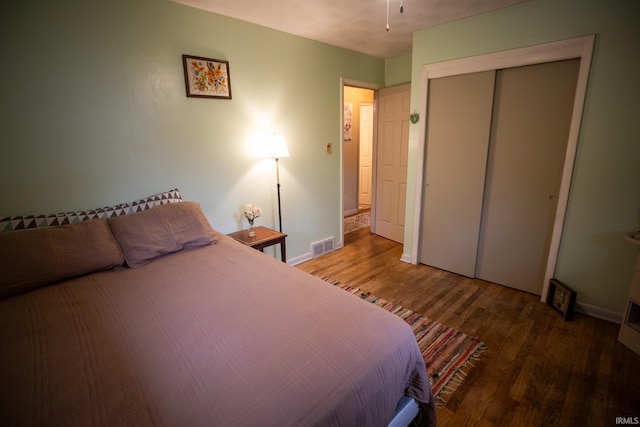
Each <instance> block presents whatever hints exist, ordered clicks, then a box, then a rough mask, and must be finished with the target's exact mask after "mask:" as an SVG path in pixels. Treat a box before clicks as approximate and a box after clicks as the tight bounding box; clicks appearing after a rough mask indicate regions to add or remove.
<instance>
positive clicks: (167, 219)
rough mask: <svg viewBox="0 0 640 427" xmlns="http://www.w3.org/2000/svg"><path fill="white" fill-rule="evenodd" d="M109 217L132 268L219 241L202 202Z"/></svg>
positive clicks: (167, 205)
mask: <svg viewBox="0 0 640 427" xmlns="http://www.w3.org/2000/svg"><path fill="white" fill-rule="evenodd" d="M108 221H109V226H110V227H111V231H112V232H113V235H114V236H115V238H116V240H117V241H118V243H119V244H120V247H121V248H122V252H123V253H124V258H125V260H126V261H127V265H128V266H129V267H131V268H136V267H140V266H142V265H145V264H147V263H148V262H149V261H151V260H153V259H155V258H158V257H160V256H162V255H166V254H170V253H173V252H178V251H181V250H182V249H188V248H195V247H199V246H206V245H210V244H212V243H216V242H217V241H218V238H217V237H216V234H215V232H214V231H213V229H212V228H211V225H209V222H208V221H207V218H205V216H204V213H202V210H201V209H200V205H199V204H198V203H195V202H182V203H173V204H166V205H161V206H157V207H155V208H153V209H148V210H145V211H142V212H138V213H135V214H132V215H125V216H119V217H114V218H109V219H108Z"/></svg>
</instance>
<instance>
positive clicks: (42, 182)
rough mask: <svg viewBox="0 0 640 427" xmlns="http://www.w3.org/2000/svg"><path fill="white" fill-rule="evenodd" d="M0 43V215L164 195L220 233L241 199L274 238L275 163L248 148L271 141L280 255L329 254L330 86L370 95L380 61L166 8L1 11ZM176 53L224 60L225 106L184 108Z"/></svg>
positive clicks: (138, 0)
mask: <svg viewBox="0 0 640 427" xmlns="http://www.w3.org/2000/svg"><path fill="white" fill-rule="evenodd" d="M0 34H1V40H2V48H3V56H4V58H5V59H4V66H3V67H2V71H0V77H1V78H0V89H1V92H2V97H1V98H0V138H1V139H0V140H1V143H0V144H1V146H0V179H1V180H2V183H3V185H2V186H0V216H6V215H19V214H29V213H54V212H59V211H70V210H77V209H90V208H97V207H101V206H106V205H111V204H115V203H121V202H127V201H130V200H134V199H136V198H139V197H142V196H145V195H149V194H153V193H156V192H160V191H164V190H168V189H170V188H173V187H178V188H180V190H181V191H182V194H183V197H184V198H185V199H188V200H195V201H198V202H199V203H201V204H202V206H203V209H204V211H205V213H206V215H207V217H208V218H209V220H210V222H211V223H212V225H213V226H214V228H217V229H218V230H220V231H222V232H225V233H227V232H231V231H235V230H237V229H240V228H243V227H245V226H246V222H245V223H242V221H241V216H240V212H241V208H242V207H243V206H244V205H245V204H246V203H253V204H255V205H257V206H260V207H262V208H263V209H264V211H265V215H264V216H263V217H262V218H260V219H259V220H258V224H260V225H266V226H274V218H277V210H276V209H277V207H276V206H277V205H276V198H275V197H276V196H275V193H276V183H275V162H274V161H273V160H272V159H260V158H258V157H256V156H255V155H254V154H253V153H252V151H251V150H250V146H251V143H252V141H253V140H254V136H255V135H256V134H259V133H263V132H272V131H277V132H279V133H281V134H283V135H284V136H285V138H286V139H287V142H288V145H289V151H290V153H291V157H289V158H284V159H281V161H280V173H281V182H282V209H283V222H284V230H285V232H287V233H288V234H289V238H288V244H287V246H288V255H289V257H290V258H291V257H298V256H302V255H304V254H306V253H308V252H310V247H309V244H310V243H311V242H314V241H317V240H320V239H324V238H326V237H330V236H335V237H336V238H337V239H338V241H339V242H341V240H342V238H341V236H340V235H339V232H340V222H341V212H342V207H341V199H340V191H341V189H340V174H341V171H340V150H339V149H338V147H340V143H341V132H340V130H341V124H340V113H341V109H342V107H341V105H340V96H341V85H340V78H341V77H345V78H349V79H354V80H358V81H365V82H371V83H375V84H379V85H382V84H383V83H384V61H383V60H381V59H376V58H372V57H368V56H365V55H360V54H357V53H354V52H350V51H347V50H344V49H339V48H335V47H332V46H328V45H326V44H322V43H317V42H313V41H310V40H308V39H304V38H300V37H295V36H291V35H288V34H285V33H282V32H278V31H274V30H270V29H267V28H264V27H260V26H256V25H251V24H247V23H243V22H240V21H237V20H233V19H229V18H225V17H221V16H218V15H215V14H211V13H207V12H203V11H200V10H197V9H193V8H189V7H186V6H183V5H180V4H176V3H172V2H169V1H165V0H58V1H55V2H50V1H46V0H30V1H18V2H10V3H8V4H6V5H4V6H3V11H2V14H1V16H0ZM182 54H190V55H197V56H204V57H210V58H216V59H225V60H228V61H229V62H230V64H229V67H230V74H231V86H232V95H233V99H232V100H219V99H197V98H187V97H186V96H185V87H184V77H183V69H182V62H181V61H182V59H181V55H182ZM329 142H331V143H333V144H334V147H335V149H334V150H333V154H332V155H328V154H326V153H325V146H326V144H327V143H329Z"/></svg>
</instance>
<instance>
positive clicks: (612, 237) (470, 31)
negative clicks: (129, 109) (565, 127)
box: [405, 0, 640, 316]
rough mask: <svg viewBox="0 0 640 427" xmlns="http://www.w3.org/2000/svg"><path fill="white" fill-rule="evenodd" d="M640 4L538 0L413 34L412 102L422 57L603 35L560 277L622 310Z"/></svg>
mask: <svg viewBox="0 0 640 427" xmlns="http://www.w3.org/2000/svg"><path fill="white" fill-rule="evenodd" d="M638 22H640V2H637V1H635V0H615V1H610V0H531V1H528V2H525V3H522V4H519V5H516V6H512V7H509V8H505V9H501V10H499V11H496V12H493V13H488V14H484V15H480V16H477V17H473V18H469V19H464V20H460V21H457V22H453V23H450V24H446V25H441V26H438V27H434V28H431V29H426V30H423V31H420V32H417V33H415V34H414V45H413V55H412V70H413V71H412V76H413V79H412V80H413V85H412V110H413V109H418V107H419V92H420V84H419V82H420V72H421V69H422V66H423V64H430V63H435V62H440V61H445V60H450V59H456V58H463V57H469V56H475V55H479V54H485V53H489V52H495V51H502V50H507V49H513V48H518V47H524V46H530V45H535V44H540V43H546V42H550V41H556V40H563V39H567V38H571V37H578V36H583V35H587V34H596V44H595V48H594V56H593V61H592V65H591V73H590V78H589V84H588V89H587V96H586V104H585V108H584V113H583V119H582V127H581V130H580V137H579V142H578V152H577V157H576V163H575V167H574V173H573V181H572V185H571V191H570V196H569V204H568V211H567V214H566V219H565V227H564V232H563V235H562V240H561V245H560V252H559V258H558V263H557V268H556V274H555V276H556V277H557V278H558V279H559V280H561V281H562V282H564V283H566V284H567V285H569V286H571V287H573V288H574V289H575V290H576V291H577V292H578V302H579V303H581V304H583V305H584V306H585V307H591V308H595V309H596V311H597V310H602V311H603V312H604V315H605V316H606V315H608V314H614V315H615V314H620V313H621V312H622V311H623V308H624V304H625V300H626V297H627V293H628V290H629V284H630V282H631V276H632V271H633V266H634V263H635V256H636V253H637V249H636V248H635V247H633V246H634V245H632V244H631V243H629V242H627V241H625V240H624V238H623V236H624V233H625V232H629V231H632V230H637V229H638V228H640V167H639V166H638V160H639V159H640V120H638V114H639V113H640V107H639V102H640V97H639V95H640V79H639V78H638V69H639V68H640V48H639V46H640V25H638ZM420 143H421V142H420V141H419V140H418V128H417V126H412V128H411V131H410V155H409V159H410V163H409V171H408V175H409V182H408V190H407V195H408V199H409V200H408V203H407V213H408V215H407V218H406V224H408V226H407V228H406V233H405V254H406V255H408V256H412V255H413V254H411V244H412V239H413V228H412V224H413V208H414V205H415V203H419V201H416V200H414V199H415V197H414V196H413V195H414V194H415V188H416V187H415V186H416V184H417V183H419V182H420V178H419V177H416V160H415V159H416V152H417V150H418V145H419V144H420Z"/></svg>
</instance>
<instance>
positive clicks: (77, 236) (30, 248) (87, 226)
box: [0, 219, 124, 299]
mask: <svg viewBox="0 0 640 427" xmlns="http://www.w3.org/2000/svg"><path fill="white" fill-rule="evenodd" d="M123 264H124V258H123V256H122V252H121V250H120V246H118V243H117V242H116V240H115V238H114V237H113V234H111V230H110V229H109V225H108V224H107V221H106V220H104V219H97V220H94V221H86V222H80V223H78V224H73V225H65V226H61V227H52V228H43V229H35V230H24V231H19V232H15V233H4V234H0V299H4V298H7V297H10V296H13V295H17V294H20V293H23V292H27V291H30V290H32V289H36V288H39V287H42V286H47V285H49V284H52V283H55V282H59V281H61V280H64V279H69V278H72V277H76V276H82V275H84V274H89V273H92V272H94V271H101V270H108V269H111V268H115V267H121V266H122V265H123Z"/></svg>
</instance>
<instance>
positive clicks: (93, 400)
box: [0, 200, 435, 426]
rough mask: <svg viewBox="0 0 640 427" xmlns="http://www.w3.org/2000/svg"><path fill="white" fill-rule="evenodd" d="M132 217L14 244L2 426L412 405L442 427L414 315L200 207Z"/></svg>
mask: <svg viewBox="0 0 640 427" xmlns="http://www.w3.org/2000/svg"><path fill="white" fill-rule="evenodd" d="M129 208H130V206H127V207H125V208H123V209H121V211H122V212H121V214H118V215H115V214H113V212H107V213H106V214H104V215H103V214H102V213H100V212H99V213H98V214H97V215H93V216H91V215H88V216H87V215H85V217H84V218H81V220H78V219H77V218H75V219H72V220H70V221H71V222H74V223H72V224H69V225H59V226H53V227H52V226H51V225H52V224H51V221H50V220H51V218H48V219H47V220H46V221H45V219H42V218H41V219H38V218H37V217H36V218H35V224H36V226H35V227H32V228H33V229H26V230H21V231H14V230H7V229H6V227H5V230H4V231H10V232H6V233H0V414H2V419H3V425H20V426H22V425H24V426H40V425H50V426H56V425H70V426H105V425H109V426H115V425H130V426H147V425H155V426H244V425H246V426H288V425H291V426H303V425H304V426H378V425H379V426H384V425H396V424H394V423H396V422H399V421H398V420H399V419H400V418H401V417H400V415H401V413H402V412H403V409H404V412H405V414H404V415H405V417H406V415H407V411H409V414H410V416H409V420H411V418H413V415H415V412H411V410H409V409H407V408H412V407H415V408H418V409H419V414H418V416H417V418H415V419H414V421H413V423H414V424H415V425H425V426H428V425H434V424H435V409H434V408H435V407H434V405H433V398H432V395H431V390H430V386H429V380H428V378H427V374H426V370H425V365H424V361H423V359H422V355H421V354H420V351H419V349H418V346H417V344H416V341H415V338H414V335H413V333H412V331H411V329H410V328H409V326H408V325H407V324H406V323H405V322H404V321H402V320H401V319H400V318H399V317H397V316H395V315H393V314H390V313H388V312H386V311H385V310H383V309H380V308H378V307H376V306H375V305H373V304H369V303H366V302H364V301H362V300H360V299H358V298H355V297H354V296H352V295H350V294H348V293H346V292H344V291H342V290H340V289H338V288H336V287H334V286H331V285H329V284H327V283H326V282H324V281H323V280H320V279H318V278H316V277H313V276H311V275H309V274H307V273H304V272H302V271H300V270H298V269H296V268H293V267H291V266H287V265H285V264H283V263H281V262H279V261H277V260H276V259H274V258H272V257H269V256H268V255H265V254H262V253H261V252H259V251H255V250H253V249H251V248H249V247H247V246H244V245H242V244H240V243H238V242H236V241H234V240H233V239H231V238H229V237H227V236H225V235H224V234H223V233H220V232H218V231H216V230H214V229H212V228H211V226H210V225H209V223H208V222H207V220H206V218H205V216H204V214H203V213H202V211H201V209H200V206H199V205H198V204H197V203H194V202H187V201H181V200H176V203H160V204H158V205H157V206H156V205H154V206H151V207H150V208H145V209H144V210H141V209H140V211H139V212H134V211H132V210H131V209H129ZM54 217H55V216H54ZM58 217H60V215H58ZM23 219H24V218H22V220H23ZM32 219H33V218H32ZM58 219H59V218H58ZM84 219H87V220H86V221H85V220H84ZM5 220H9V223H11V220H13V219H9V218H5ZM56 221H57V219H56V218H54V222H56ZM59 222H61V223H64V222H65V220H63V221H59ZM67 222H69V220H68V218H67ZM6 224H7V221H5V225H6ZM32 224H33V223H32ZM42 224H44V226H43V227H42V228H40V227H41V225H42ZM53 225H57V223H56V224H53ZM13 228H29V226H24V227H13ZM0 231H2V230H0ZM402 424H405V425H406V421H405V422H402Z"/></svg>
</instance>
